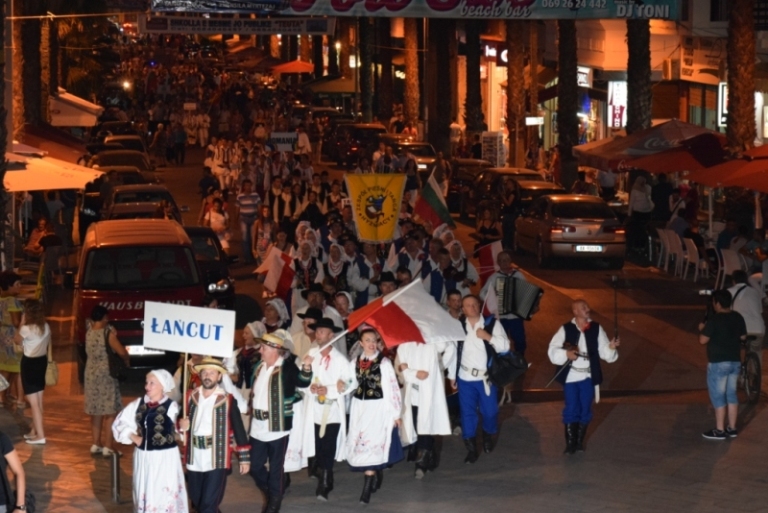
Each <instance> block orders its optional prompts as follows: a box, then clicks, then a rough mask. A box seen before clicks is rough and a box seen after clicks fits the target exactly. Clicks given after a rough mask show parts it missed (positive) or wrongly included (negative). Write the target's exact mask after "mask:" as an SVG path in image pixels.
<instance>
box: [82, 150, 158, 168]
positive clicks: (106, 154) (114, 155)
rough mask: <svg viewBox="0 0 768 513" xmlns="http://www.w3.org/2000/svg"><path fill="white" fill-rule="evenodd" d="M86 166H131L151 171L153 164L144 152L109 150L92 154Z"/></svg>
mask: <svg viewBox="0 0 768 513" xmlns="http://www.w3.org/2000/svg"><path fill="white" fill-rule="evenodd" d="M87 166H88V167H96V166H98V167H100V168H101V167H106V166H133V167H136V168H137V169H139V170H140V171H152V170H154V166H152V163H151V162H150V160H149V157H148V156H147V154H146V153H142V152H140V151H136V150H109V151H102V152H100V153H97V154H96V155H94V156H92V157H91V159H90V160H89V161H88V163H87Z"/></svg>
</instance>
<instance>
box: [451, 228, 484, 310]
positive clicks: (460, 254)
mask: <svg viewBox="0 0 768 513" xmlns="http://www.w3.org/2000/svg"><path fill="white" fill-rule="evenodd" d="M448 252H449V253H450V255H451V267H452V268H453V269H454V270H455V273H454V274H453V276H452V277H451V278H450V279H449V281H450V282H453V283H455V286H454V287H451V288H455V289H456V290H458V291H459V292H461V297H464V296H466V295H468V294H471V293H472V292H471V291H470V287H472V285H474V284H476V283H477V282H478V281H480V275H479V274H478V273H477V269H476V268H475V266H474V265H472V262H470V261H469V260H468V259H467V255H466V253H464V248H462V247H461V243H460V242H459V241H458V240H456V239H454V240H452V241H451V242H450V243H449V244H448ZM446 289H448V290H450V289H449V285H446Z"/></svg>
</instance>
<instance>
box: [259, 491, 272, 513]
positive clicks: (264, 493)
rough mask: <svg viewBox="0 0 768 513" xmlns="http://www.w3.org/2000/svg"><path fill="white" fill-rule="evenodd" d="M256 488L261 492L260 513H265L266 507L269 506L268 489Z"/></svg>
mask: <svg viewBox="0 0 768 513" xmlns="http://www.w3.org/2000/svg"><path fill="white" fill-rule="evenodd" d="M257 488H258V489H259V490H260V491H261V496H262V498H261V513H266V511H267V506H268V505H269V489H268V488H261V487H259V486H257Z"/></svg>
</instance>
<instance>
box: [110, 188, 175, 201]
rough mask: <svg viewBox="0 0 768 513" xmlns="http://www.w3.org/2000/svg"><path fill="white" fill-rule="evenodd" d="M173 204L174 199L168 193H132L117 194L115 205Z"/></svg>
mask: <svg viewBox="0 0 768 513" xmlns="http://www.w3.org/2000/svg"><path fill="white" fill-rule="evenodd" d="M162 201H167V202H168V203H170V204H173V197H171V193H170V192H168V191H130V192H118V193H116V194H115V198H114V203H160V202H162Z"/></svg>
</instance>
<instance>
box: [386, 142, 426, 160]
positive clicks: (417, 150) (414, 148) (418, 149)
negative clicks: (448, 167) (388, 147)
mask: <svg viewBox="0 0 768 513" xmlns="http://www.w3.org/2000/svg"><path fill="white" fill-rule="evenodd" d="M393 149H394V150H395V153H397V154H400V153H401V152H407V153H410V154H411V155H413V156H415V157H434V156H435V150H434V148H432V146H430V145H428V144H418V145H416V144H414V145H410V144H409V145H407V146H399V145H397V146H395V147H394V148H393Z"/></svg>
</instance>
